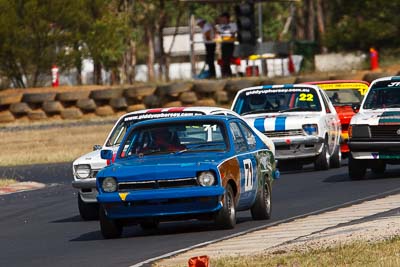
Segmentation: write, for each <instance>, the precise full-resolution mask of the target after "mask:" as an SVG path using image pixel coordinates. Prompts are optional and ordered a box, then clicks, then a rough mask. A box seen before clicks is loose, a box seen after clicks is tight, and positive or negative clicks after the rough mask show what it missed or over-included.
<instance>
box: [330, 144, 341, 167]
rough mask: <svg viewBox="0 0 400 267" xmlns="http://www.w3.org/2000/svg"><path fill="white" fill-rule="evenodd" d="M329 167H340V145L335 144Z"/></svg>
mask: <svg viewBox="0 0 400 267" xmlns="http://www.w3.org/2000/svg"><path fill="white" fill-rule="evenodd" d="M329 165H330V167H331V168H340V167H341V165H342V152H341V151H340V145H339V144H338V145H337V146H336V149H335V152H333V154H332V156H331V158H330V164H329Z"/></svg>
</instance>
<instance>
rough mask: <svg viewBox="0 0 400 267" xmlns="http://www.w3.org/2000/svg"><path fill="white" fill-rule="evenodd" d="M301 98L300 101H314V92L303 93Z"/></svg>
mask: <svg viewBox="0 0 400 267" xmlns="http://www.w3.org/2000/svg"><path fill="white" fill-rule="evenodd" d="M299 100H300V101H313V100H314V95H313V94H305V93H301V94H300V95H299Z"/></svg>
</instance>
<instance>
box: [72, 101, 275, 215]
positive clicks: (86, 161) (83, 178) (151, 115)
mask: <svg viewBox="0 0 400 267" xmlns="http://www.w3.org/2000/svg"><path fill="white" fill-rule="evenodd" d="M226 114H231V115H233V116H237V117H239V115H238V114H237V113H235V112H233V111H232V110H230V109H226V108H220V107H171V108H153V109H146V110H139V111H134V112H130V113H127V114H124V115H122V116H121V117H120V118H119V119H118V120H117V122H116V123H115V125H114V127H113V128H112V129H111V131H110V133H109V134H108V136H107V138H106V140H105V142H104V144H103V145H102V146H101V145H95V146H94V147H93V151H92V152H89V153H87V154H85V155H82V156H80V157H79V158H77V159H76V160H75V161H74V162H73V164H72V165H73V167H72V168H73V176H74V180H73V182H72V186H73V187H74V188H77V189H78V190H79V193H78V208H79V213H80V215H81V217H82V219H84V220H92V219H97V218H98V211H99V207H98V204H97V199H96V196H97V189H96V175H97V173H98V172H99V171H100V170H101V169H102V168H104V167H105V166H106V165H107V164H109V163H110V161H112V159H111V160H109V161H108V162H107V161H106V160H104V159H102V158H101V157H100V149H111V150H113V151H114V155H115V154H116V153H117V150H118V147H119V144H120V143H121V140H122V138H123V136H124V134H125V132H126V130H127V128H128V127H129V126H131V125H133V124H134V123H137V122H140V121H144V120H149V119H159V118H174V117H185V116H199V115H226ZM254 130H255V129H254ZM255 131H256V132H257V134H258V135H259V136H260V138H262V139H263V141H264V142H265V144H266V145H267V146H268V147H269V149H270V150H271V151H273V153H275V149H274V144H273V143H272V141H271V140H270V139H269V138H267V137H266V136H264V135H263V134H262V133H260V132H258V131H257V130H255Z"/></svg>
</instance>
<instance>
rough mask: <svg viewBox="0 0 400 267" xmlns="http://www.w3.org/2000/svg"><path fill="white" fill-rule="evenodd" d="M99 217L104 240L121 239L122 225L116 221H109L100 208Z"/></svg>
mask: <svg viewBox="0 0 400 267" xmlns="http://www.w3.org/2000/svg"><path fill="white" fill-rule="evenodd" d="M99 217H100V229H101V233H102V235H103V237H104V238H105V239H110V238H118V237H121V234H122V229H123V227H122V224H121V223H120V222H119V221H117V220H112V219H109V218H108V217H107V215H106V211H105V210H104V207H102V206H100V212H99Z"/></svg>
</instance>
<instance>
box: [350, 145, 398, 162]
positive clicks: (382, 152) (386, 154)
mask: <svg viewBox="0 0 400 267" xmlns="http://www.w3.org/2000/svg"><path fill="white" fill-rule="evenodd" d="M348 146H349V148H350V151H351V154H352V157H353V158H355V159H371V160H376V159H381V160H400V142H399V141H373V140H363V141H358V140H356V141H354V140H349V142H348Z"/></svg>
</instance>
